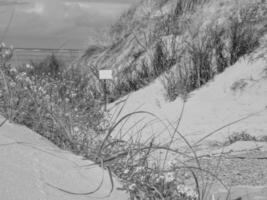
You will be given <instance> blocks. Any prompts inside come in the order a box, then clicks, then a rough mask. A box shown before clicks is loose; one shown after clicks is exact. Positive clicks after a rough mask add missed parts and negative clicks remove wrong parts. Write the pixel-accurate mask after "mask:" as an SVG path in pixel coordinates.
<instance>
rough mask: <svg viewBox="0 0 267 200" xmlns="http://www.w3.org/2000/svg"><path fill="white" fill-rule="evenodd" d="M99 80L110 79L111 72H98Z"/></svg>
mask: <svg viewBox="0 0 267 200" xmlns="http://www.w3.org/2000/svg"><path fill="white" fill-rule="evenodd" d="M99 78H100V79H104V80H106V79H112V78H113V76H112V70H107V69H106V70H99Z"/></svg>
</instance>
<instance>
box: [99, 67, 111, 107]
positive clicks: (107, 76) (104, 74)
mask: <svg viewBox="0 0 267 200" xmlns="http://www.w3.org/2000/svg"><path fill="white" fill-rule="evenodd" d="M99 79H100V80H103V81H104V98H105V99H104V100H105V107H104V109H105V111H107V104H108V99H107V80H111V79H113V76H112V70H107V69H103V70H99Z"/></svg>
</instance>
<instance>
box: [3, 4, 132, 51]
mask: <svg viewBox="0 0 267 200" xmlns="http://www.w3.org/2000/svg"><path fill="white" fill-rule="evenodd" d="M135 1H136V0H0V40H1V41H4V42H6V43H8V44H9V45H13V46H15V47H42V48H59V47H62V46H63V48H86V47H87V46H88V42H89V41H90V39H89V38H90V36H91V35H95V33H97V32H99V31H101V30H103V29H105V28H107V27H108V26H109V25H110V24H112V23H114V22H115V20H116V19H117V18H118V17H119V16H120V14H121V13H122V12H123V11H125V10H126V9H127V8H128V7H129V6H130V5H131V4H132V3H134V2H135ZM9 24H10V25H9ZM7 27H9V28H8V29H7ZM6 30H7V31H6Z"/></svg>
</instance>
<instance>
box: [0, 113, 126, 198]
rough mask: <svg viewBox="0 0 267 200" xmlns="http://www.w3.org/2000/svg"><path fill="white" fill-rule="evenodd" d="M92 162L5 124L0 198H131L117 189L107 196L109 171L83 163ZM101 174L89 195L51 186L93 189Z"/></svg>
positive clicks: (0, 141) (0, 136) (0, 156)
mask: <svg viewBox="0 0 267 200" xmlns="http://www.w3.org/2000/svg"><path fill="white" fill-rule="evenodd" d="M0 120H1V121H2V118H1V119H0ZM89 164H92V163H91V162H89V161H85V160H82V159H81V158H80V157H78V156H75V155H73V154H71V153H69V152H65V151H62V150H60V149H58V148H57V147H56V146H54V145H53V144H51V143H50V142H49V141H47V140H46V139H44V138H42V137H41V136H39V135H38V134H36V133H34V132H32V131H30V130H29V129H27V128H25V127H23V126H17V125H13V124H5V125H4V126H3V127H1V128H0V199H3V200H31V199H32V200H53V199H54V200H74V199H75V200H76V199H77V200H78V199H87V200H89V199H90V200H91V199H92V200H93V199H99V198H101V199H102V197H104V198H103V199H114V200H115V199H116V200H117V199H118V200H119V199H121V200H126V199H128V196H127V195H126V194H125V193H123V192H120V191H118V190H116V189H115V190H114V192H113V193H112V194H111V195H110V196H108V197H105V196H106V195H108V194H109V192H110V190H111V184H110V180H109V176H108V173H107V172H106V171H103V170H102V169H101V168H99V167H97V166H93V167H90V168H83V167H80V166H84V165H89ZM102 176H104V179H103V180H104V181H103V184H102V187H101V188H100V190H99V191H97V192H96V193H94V194H91V195H88V196H77V195H71V194H67V193H65V192H61V191H59V190H57V189H55V188H53V187H51V186H49V184H51V185H54V186H57V187H59V188H62V189H65V190H68V191H71V192H78V193H84V192H90V191H93V190H95V189H96V188H97V187H98V186H99V184H100V183H101V180H102ZM115 185H116V186H118V183H117V182H115Z"/></svg>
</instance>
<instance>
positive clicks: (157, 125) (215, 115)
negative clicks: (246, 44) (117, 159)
mask: <svg viewBox="0 0 267 200" xmlns="http://www.w3.org/2000/svg"><path fill="white" fill-rule="evenodd" d="M265 50H266V49H265ZM261 52H262V50H261ZM258 53H259V52H258ZM255 57H256V54H255V55H254V57H253V58H255ZM266 68H267V63H266V60H265V59H264V58H257V59H256V58H255V59H252V58H251V57H250V58H248V57H247V58H241V59H240V60H239V61H238V62H237V63H236V64H235V65H233V66H231V67H229V68H228V69H226V70H225V72H223V73H222V74H219V75H217V76H216V77H215V78H214V80H212V81H210V82H209V83H208V84H207V85H206V86H203V87H202V88H200V89H198V90H196V91H194V92H193V93H191V94H190V96H189V99H188V100H187V102H186V103H185V109H184V112H183V116H182V120H181V123H180V126H179V131H180V132H181V133H182V134H183V135H185V136H186V138H187V139H190V141H195V142H196V141H198V140H199V139H201V138H203V137H204V136H205V135H207V134H208V133H210V132H212V131H213V130H216V129H217V128H220V127H222V126H224V125H226V124H228V123H231V122H234V121H235V120H238V119H240V118H243V117H246V116H248V115H251V114H253V116H250V117H249V118H248V119H245V120H243V121H241V122H239V123H237V124H234V125H232V126H229V127H227V128H224V129H222V130H221V131H219V132H217V133H216V134H214V135H213V136H212V137H209V138H208V140H223V139H225V137H226V136H227V135H228V134H231V133H233V132H239V131H245V132H247V133H249V134H251V135H255V136H259V135H264V134H265V135H266V134H267V126H266V122H267V78H266ZM124 99H126V98H124ZM120 101H121V100H120ZM118 102H119V101H118ZM118 102H115V103H113V104H111V105H110V109H111V113H113V114H114V113H118V110H119V109H118V107H121V106H122V105H123V103H120V104H118ZM116 104H118V105H117V106H115V105H116ZM182 107H183V101H182V100H181V99H180V98H177V100H175V101H174V102H167V101H165V99H164V91H163V87H162V84H161V81H160V80H156V81H155V82H153V83H152V84H151V85H149V86H147V87H145V88H143V89H141V90H139V91H137V92H134V93H132V94H130V96H129V98H128V100H127V103H126V105H124V109H123V111H122V113H121V114H120V116H123V115H125V114H127V113H130V112H132V111H135V110H144V111H148V112H152V113H153V114H155V115H157V116H158V117H159V118H160V119H161V120H163V121H164V123H165V125H167V124H169V122H171V124H172V126H175V124H176V122H177V120H178V119H179V116H180V113H181V110H182ZM151 120H154V121H153V125H152V126H149V127H145V128H144V125H145V124H147V123H150V122H151ZM134 123H137V126H135V128H134V129H131V131H128V129H129V128H130V127H132V125H133V124H134ZM165 125H163V124H162V122H159V120H155V118H154V117H151V116H149V115H146V117H145V118H144V115H135V116H132V117H131V118H130V119H129V120H127V123H126V124H124V125H123V127H122V129H121V127H120V128H118V129H117V133H119V134H120V135H123V134H122V132H124V133H125V132H127V134H126V135H125V137H130V136H133V135H135V136H136V135H139V136H140V137H141V138H142V140H143V141H146V139H148V138H149V137H151V136H152V135H158V136H159V137H158V138H157V139H158V141H159V142H161V143H166V142H167V141H169V140H170V134H169V132H168V130H169V131H171V130H173V129H172V127H171V126H170V125H168V127H169V129H167V128H166V126H165ZM140 129H142V134H141V133H140V131H139V132H138V130H140ZM119 130H123V131H121V132H120V131H119ZM176 139H177V141H181V139H180V138H179V136H176ZM208 140H205V141H208Z"/></svg>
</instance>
